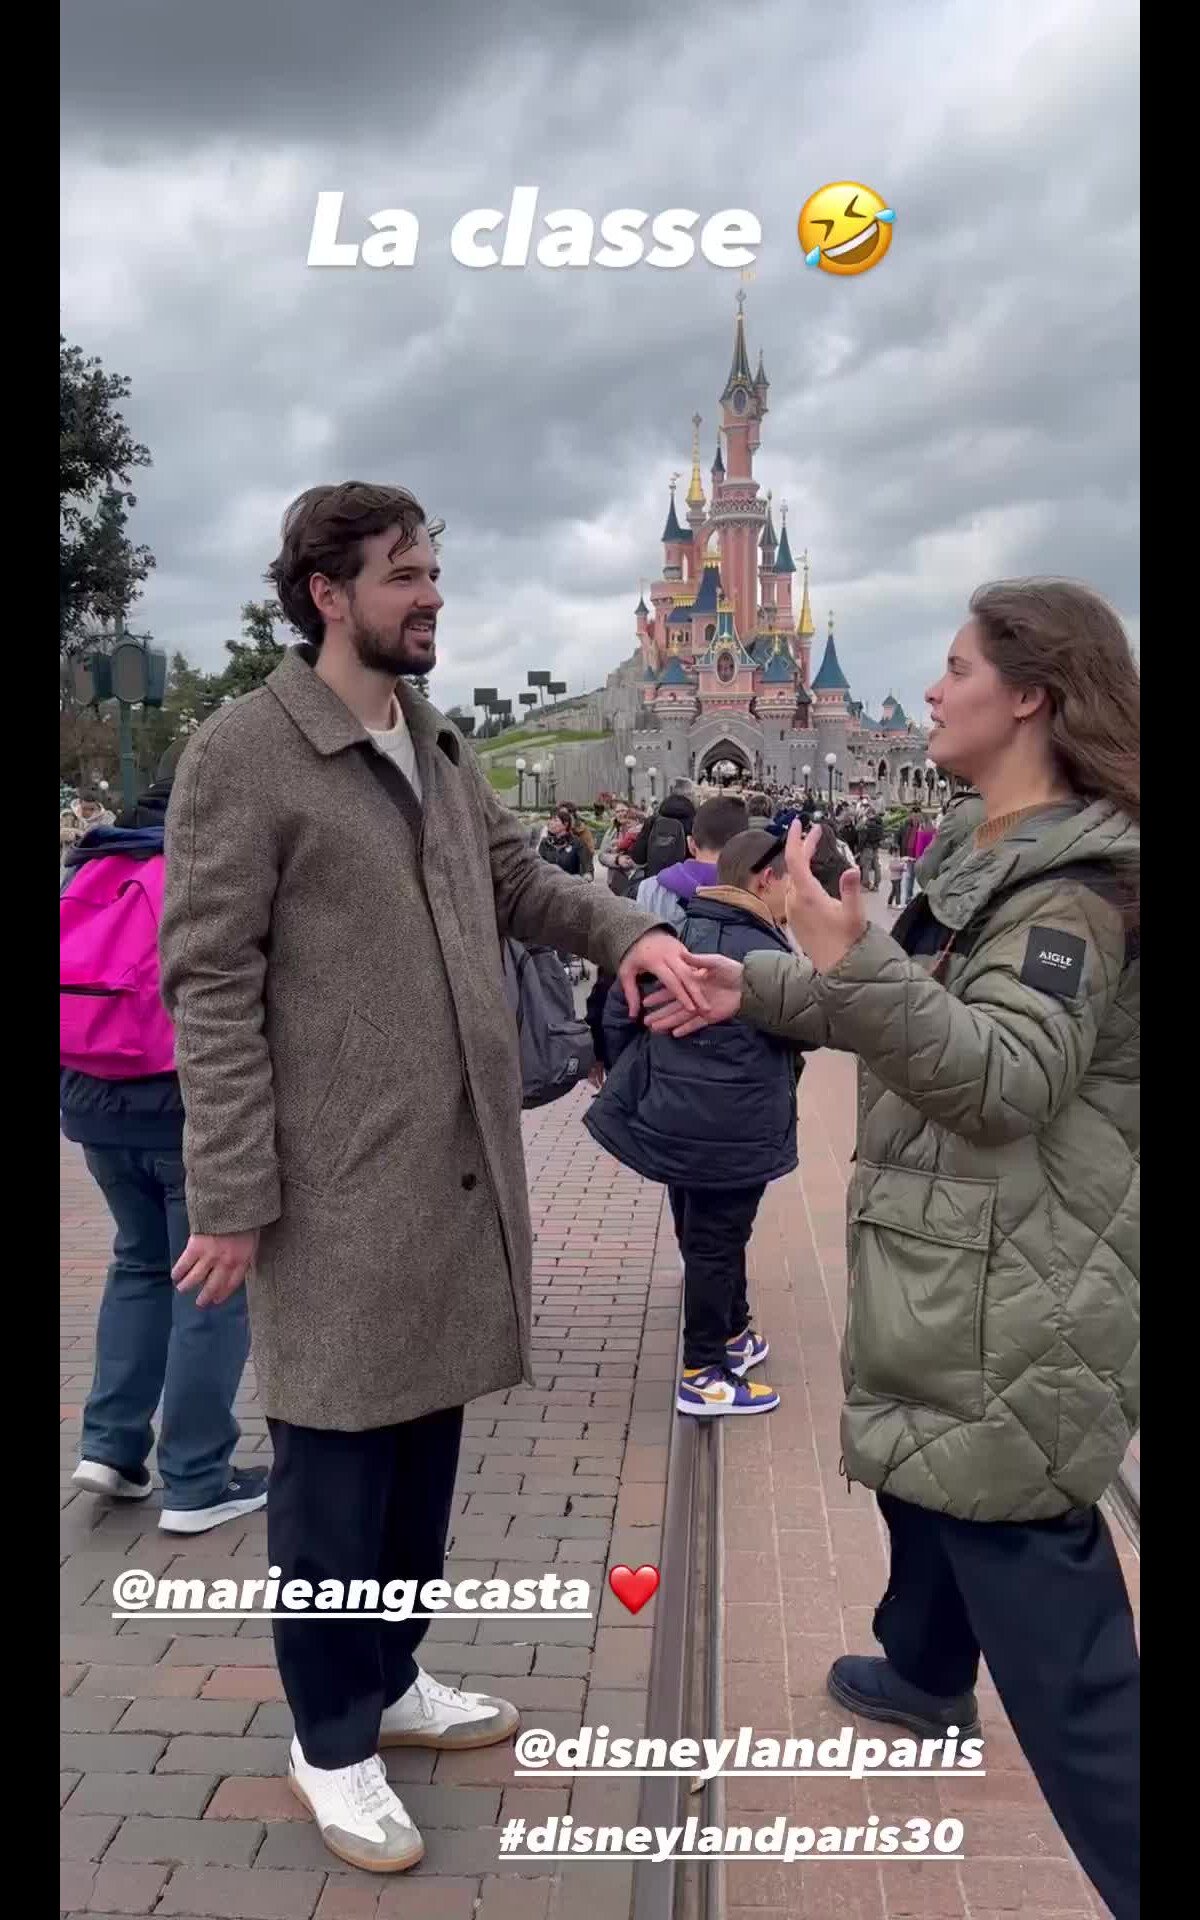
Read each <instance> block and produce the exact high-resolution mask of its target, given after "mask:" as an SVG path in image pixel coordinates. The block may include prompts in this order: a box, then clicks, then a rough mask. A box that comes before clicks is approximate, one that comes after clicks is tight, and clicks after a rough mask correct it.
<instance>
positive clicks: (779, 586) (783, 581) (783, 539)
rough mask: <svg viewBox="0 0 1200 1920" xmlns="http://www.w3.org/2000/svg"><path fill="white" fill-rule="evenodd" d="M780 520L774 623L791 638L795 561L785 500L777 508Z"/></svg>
mask: <svg viewBox="0 0 1200 1920" xmlns="http://www.w3.org/2000/svg"><path fill="white" fill-rule="evenodd" d="M779 518H780V521H781V523H782V524H781V527H780V533H779V545H778V547H777V548H776V550H775V612H776V615H777V621H776V624H777V626H778V627H779V628H781V629H782V630H783V631H785V632H787V633H788V637H789V642H790V638H791V631H790V630H791V625H792V575H793V574H794V573H795V571H796V562H795V561H794V560H793V559H792V549H791V546H790V545H789V542H788V530H787V501H786V500H785V501H784V502H783V504H782V505H781V507H780V509H779Z"/></svg>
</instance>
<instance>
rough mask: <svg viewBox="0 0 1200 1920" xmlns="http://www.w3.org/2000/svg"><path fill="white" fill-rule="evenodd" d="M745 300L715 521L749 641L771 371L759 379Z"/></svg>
mask: <svg viewBox="0 0 1200 1920" xmlns="http://www.w3.org/2000/svg"><path fill="white" fill-rule="evenodd" d="M745 304H746V296H745V294H744V293H743V292H741V291H739V293H738V297H737V308H738V313H737V322H736V325H735V328H734V338H733V362H732V365H731V366H730V369H729V378H728V380H727V381H726V382H725V390H724V392H723V393H722V395H721V425H722V431H723V432H724V435H725V455H726V458H725V478H724V480H723V481H722V482H721V485H720V487H719V488H718V489H717V490H716V492H715V495H714V499H713V502H712V511H711V515H710V525H711V526H713V527H716V528H717V529H718V530H719V532H720V539H721V581H722V585H723V586H724V588H725V591H726V593H727V594H728V596H729V598H730V601H731V602H732V606H733V624H734V630H735V633H736V635H737V638H738V639H739V640H741V641H742V642H743V644H745V643H746V642H747V641H749V640H751V639H752V638H753V636H754V633H755V630H756V628H757V626H758V564H759V546H758V543H759V534H760V531H761V528H762V524H763V518H764V515H763V509H762V505H761V503H760V501H759V499H758V482H757V480H756V479H755V478H754V454H755V452H756V451H757V449H758V444H759V428H760V424H761V421H762V416H763V414H764V413H765V412H766V375H765V374H762V376H761V378H760V379H758V380H756V378H755V376H754V374H752V373H751V371H750V359H749V355H748V354H747V352H746V323H745V317H744V312H743V309H744V308H745ZM760 371H761V369H760Z"/></svg>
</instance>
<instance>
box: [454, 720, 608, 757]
mask: <svg viewBox="0 0 1200 1920" xmlns="http://www.w3.org/2000/svg"><path fill="white" fill-rule="evenodd" d="M605 737H606V736H605V734H604V732H603V731H602V730H601V731H595V730H593V731H592V732H576V731H572V730H571V729H570V728H567V727H564V728H563V730H562V731H561V732H558V731H555V732H554V733H541V732H535V733H529V732H526V731H523V730H522V729H521V728H519V727H518V728H515V729H514V730H513V731H512V732H511V733H498V734H497V735H496V737H495V739H493V740H477V741H475V742H474V745H475V751H476V752H477V753H478V754H481V755H488V756H490V755H491V754H494V753H515V752H516V751H517V749H518V748H519V747H531V746H533V745H534V744H535V743H536V744H537V745H539V746H542V747H544V748H545V750H546V752H547V753H553V751H554V747H555V744H556V743H557V744H559V745H560V746H564V747H568V746H570V745H572V743H573V742H575V741H579V740H603V739H604V738H605Z"/></svg>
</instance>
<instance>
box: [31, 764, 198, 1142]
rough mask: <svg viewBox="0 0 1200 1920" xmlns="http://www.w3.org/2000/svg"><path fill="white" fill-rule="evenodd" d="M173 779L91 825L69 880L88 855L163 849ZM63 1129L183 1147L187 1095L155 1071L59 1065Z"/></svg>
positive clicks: (88, 1136)
mask: <svg viewBox="0 0 1200 1920" xmlns="http://www.w3.org/2000/svg"><path fill="white" fill-rule="evenodd" d="M169 793H170V785H169V783H166V784H165V785H164V786H163V787H161V788H160V787H158V786H154V787H151V788H149V790H148V791H147V792H146V793H144V794H143V795H142V797H141V799H140V800H139V801H138V804H137V806H136V807H134V808H132V809H131V810H130V812H128V813H124V814H122V815H121V825H119V826H115V827H93V828H91V830H90V831H89V832H88V833H85V834H84V836H83V838H82V840H80V841H79V842H78V844H77V845H76V846H74V847H72V848H71V849H70V851H69V853H68V854H67V859H66V866H67V878H66V880H65V882H64V887H63V890H64V891H65V890H66V888H67V887H69V886H70V884H71V880H72V879H73V877H74V875H75V873H76V872H77V871H78V869H79V868H80V867H82V866H84V865H85V864H86V863H87V861H89V860H103V859H104V858H105V856H106V855H110V854H114V853H121V854H126V855H129V856H132V858H133V859H135V860H151V859H153V858H154V856H155V855H156V854H160V853H161V852H162V850H163V819H164V816H165V813H166V799H167V796H168V795H169ZM58 1104H59V1114H60V1119H61V1124H62V1130H63V1132H64V1133H65V1135H66V1137H67V1139H68V1140H74V1141H76V1142H77V1143H78V1144H79V1145H80V1146H83V1147H125V1148H128V1149H131V1150H132V1151H133V1152H146V1153H156V1152H157V1153H169V1154H181V1153H182V1152H183V1098H182V1095H181V1094H180V1091H179V1077H178V1075H177V1074H174V1073H156V1074H153V1075H151V1076H150V1078H148V1079H145V1080H97V1079H95V1078H94V1077H93V1075H92V1074H90V1073H79V1072H76V1071H75V1070H74V1069H73V1068H70V1067H60V1068H59V1071H58Z"/></svg>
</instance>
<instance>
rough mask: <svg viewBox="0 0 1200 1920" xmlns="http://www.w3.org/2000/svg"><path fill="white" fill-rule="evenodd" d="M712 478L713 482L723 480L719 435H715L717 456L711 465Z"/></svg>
mask: <svg viewBox="0 0 1200 1920" xmlns="http://www.w3.org/2000/svg"><path fill="white" fill-rule="evenodd" d="M712 477H713V480H714V482H715V481H717V480H718V479H720V480H723V479H724V478H725V462H724V461H723V460H722V458H721V436H720V434H718V435H717V455H716V459H715V460H714V461H713V463H712Z"/></svg>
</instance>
